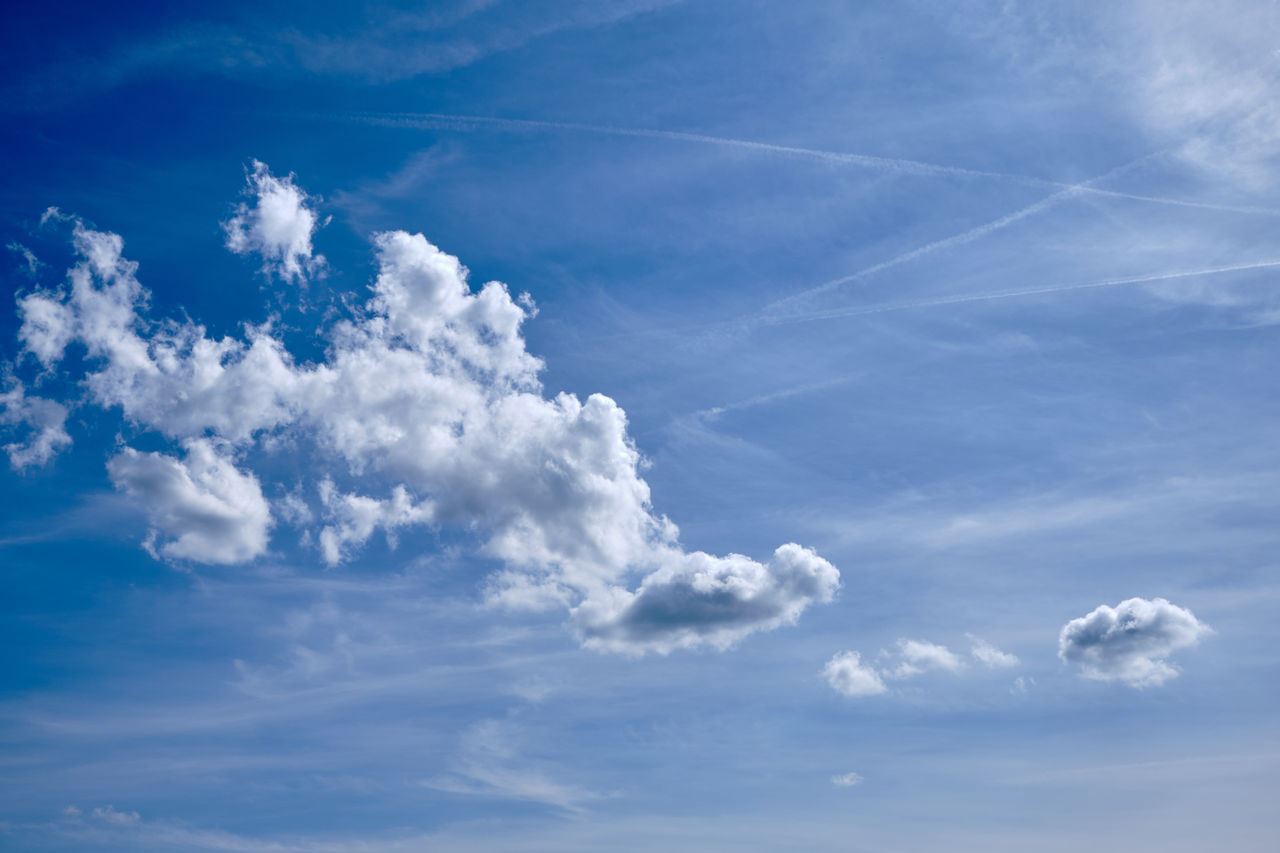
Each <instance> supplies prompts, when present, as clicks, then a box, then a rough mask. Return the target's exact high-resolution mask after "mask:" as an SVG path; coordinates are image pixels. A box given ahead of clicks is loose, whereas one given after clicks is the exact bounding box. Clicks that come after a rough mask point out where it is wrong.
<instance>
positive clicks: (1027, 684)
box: [1009, 675, 1036, 696]
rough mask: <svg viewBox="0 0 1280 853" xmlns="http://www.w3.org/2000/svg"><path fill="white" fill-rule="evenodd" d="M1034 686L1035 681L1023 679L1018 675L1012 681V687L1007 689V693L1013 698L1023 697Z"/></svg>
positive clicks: (1027, 678)
mask: <svg viewBox="0 0 1280 853" xmlns="http://www.w3.org/2000/svg"><path fill="white" fill-rule="evenodd" d="M1035 686H1036V680H1035V679H1034V678H1031V677H1026V678H1024V677H1023V676H1021V675H1019V676H1018V677H1017V678H1015V679H1014V680H1013V686H1012V687H1010V688H1009V692H1010V693H1012V694H1013V695H1014V696H1025V695H1027V692H1028V691H1029V690H1030V689H1031V688H1032V687H1035Z"/></svg>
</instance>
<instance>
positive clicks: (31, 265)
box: [5, 243, 44, 278]
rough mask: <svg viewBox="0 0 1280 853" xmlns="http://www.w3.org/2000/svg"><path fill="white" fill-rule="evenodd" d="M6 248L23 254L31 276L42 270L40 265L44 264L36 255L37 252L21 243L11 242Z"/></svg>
mask: <svg viewBox="0 0 1280 853" xmlns="http://www.w3.org/2000/svg"><path fill="white" fill-rule="evenodd" d="M5 248H7V249H8V250H9V251H11V252H17V253H18V254H19V255H21V256H22V261H23V263H24V264H25V265H26V273H27V275H28V276H30V277H31V278H35V277H36V275H38V274H39V272H40V267H42V266H44V264H43V263H41V262H40V259H39V258H37V257H36V256H35V253H34V252H32V251H31V250H30V249H28V248H27V247H26V246H24V245H22V244H21V243H9V244H8V245H7V246H6V247H5Z"/></svg>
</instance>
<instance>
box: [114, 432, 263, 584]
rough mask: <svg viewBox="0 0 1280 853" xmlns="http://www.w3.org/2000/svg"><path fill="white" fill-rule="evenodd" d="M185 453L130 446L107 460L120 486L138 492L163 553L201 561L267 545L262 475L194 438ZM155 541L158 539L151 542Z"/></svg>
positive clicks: (234, 557) (245, 555) (252, 553)
mask: <svg viewBox="0 0 1280 853" xmlns="http://www.w3.org/2000/svg"><path fill="white" fill-rule="evenodd" d="M185 448H186V459H185V460H181V461H180V460H178V459H175V458H173V457H170V456H166V455H164V454H161V453H139V452H138V451H136V450H134V449H133V448H131V447H126V448H125V449H124V450H123V452H121V453H120V454H119V455H118V456H116V457H115V458H113V459H111V461H109V462H108V463H107V470H108V471H109V472H110V474H111V480H112V482H113V483H115V485H116V487H117V488H119V489H123V490H124V491H126V492H128V493H129V494H130V495H132V496H133V497H134V498H136V499H137V500H138V501H139V502H140V503H141V504H142V505H143V506H144V507H145V508H146V511H147V515H148V516H149V517H150V520H151V524H152V538H151V540H150V541H151V542H153V543H154V542H155V541H156V540H160V539H162V540H163V541H162V542H160V544H159V549H158V550H159V553H160V554H162V555H164V556H165V557H170V558H174V559H186V560H194V561H195V562H198V563H240V562H243V561H245V560H248V559H252V558H253V557H256V556H258V555H260V554H262V553H263V552H264V551H265V550H266V549H267V531H268V529H269V528H270V527H271V511H270V509H269V507H268V505H267V501H266V498H264V497H263V496H262V489H261V488H260V487H259V486H258V480H257V478H255V477H254V476H253V475H252V474H249V473H245V472H242V471H239V470H237V469H236V467H235V466H234V465H233V464H232V463H231V462H230V461H229V460H227V459H225V458H223V457H221V456H219V455H218V452H217V451H216V450H215V448H214V446H213V444H212V443H211V442H209V441H205V440H202V439H192V440H190V441H188V442H186V444H185ZM153 547H154V545H153Z"/></svg>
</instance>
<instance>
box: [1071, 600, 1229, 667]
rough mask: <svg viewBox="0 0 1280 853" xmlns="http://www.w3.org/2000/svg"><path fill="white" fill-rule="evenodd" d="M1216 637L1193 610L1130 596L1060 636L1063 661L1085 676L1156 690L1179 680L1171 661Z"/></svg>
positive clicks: (1081, 620)
mask: <svg viewBox="0 0 1280 853" xmlns="http://www.w3.org/2000/svg"><path fill="white" fill-rule="evenodd" d="M1209 633H1212V630H1211V629H1210V628H1209V626H1208V625H1205V624H1204V623H1203V622H1201V621H1199V620H1198V619H1196V617H1195V615H1194V614H1192V612H1191V611H1190V610H1186V609H1184V608H1182V607H1178V606H1177V605H1175V604H1170V603H1169V602H1168V601H1166V600H1165V599H1163V598H1156V599H1153V600H1150V601H1148V600H1147V599H1145V598H1130V599H1129V600H1128V601H1122V602H1120V604H1119V605H1118V606H1116V607H1108V606H1107V605H1105V604H1104V605H1101V606H1099V607H1098V608H1096V609H1095V610H1094V611H1093V612H1092V613H1090V614H1088V615H1087V616H1082V617H1080V618H1079V619H1072V620H1071V621H1070V622H1068V623H1067V624H1066V625H1064V626H1063V627H1062V632H1061V633H1060V634H1059V635H1058V657H1060V658H1061V659H1062V661H1063V663H1068V664H1078V665H1079V666H1080V674H1081V675H1083V676H1084V677H1085V678H1093V679H1097V680H1099V681H1119V682H1122V683H1124V684H1127V685H1129V686H1130V687H1155V686H1158V685H1160V684H1163V683H1164V682H1166V681H1168V680H1169V679H1171V678H1176V677H1177V676H1178V669H1177V668H1176V667H1174V666H1173V665H1172V664H1170V663H1169V662H1168V661H1167V660H1165V658H1167V657H1168V656H1169V655H1170V654H1171V653H1172V652H1174V651H1176V650H1178V649H1181V648H1187V647H1189V646H1194V645H1196V644H1197V643H1199V642H1200V638H1201V637H1204V636H1205V635H1207V634H1209Z"/></svg>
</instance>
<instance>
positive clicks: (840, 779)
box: [831, 773, 862, 788]
mask: <svg viewBox="0 0 1280 853" xmlns="http://www.w3.org/2000/svg"><path fill="white" fill-rule="evenodd" d="M831 784H832V785H835V786H837V787H840V788H852V787H853V786H854V785H861V784H862V777H861V776H859V775H858V774H857V773H845V774H844V775H842V776H832V777H831Z"/></svg>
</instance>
